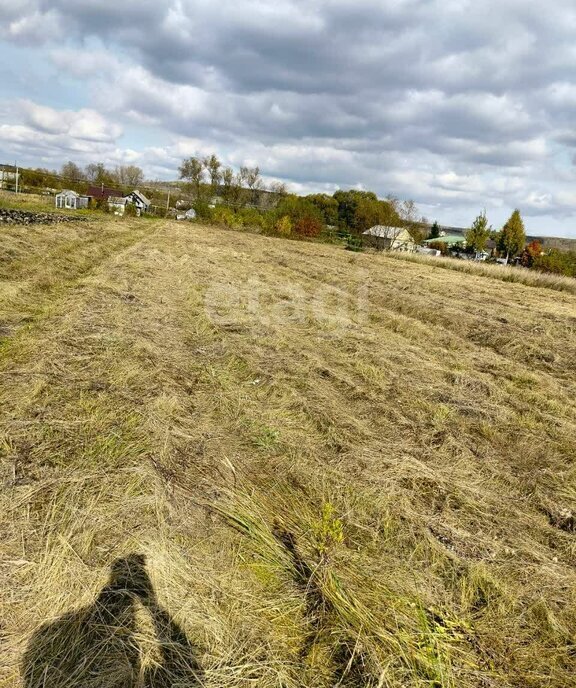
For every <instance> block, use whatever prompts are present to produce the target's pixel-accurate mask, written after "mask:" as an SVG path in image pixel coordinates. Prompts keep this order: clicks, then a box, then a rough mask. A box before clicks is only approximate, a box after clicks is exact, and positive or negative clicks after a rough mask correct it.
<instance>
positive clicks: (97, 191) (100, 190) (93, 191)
mask: <svg viewBox="0 0 576 688" xmlns="http://www.w3.org/2000/svg"><path fill="white" fill-rule="evenodd" d="M86 195H87V196H92V198H110V196H115V197H117V198H119V197H121V196H122V192H121V191H118V189H111V188H110V187H109V186H102V185H100V186H89V187H88V191H87V192H86Z"/></svg>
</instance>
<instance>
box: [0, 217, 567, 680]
mask: <svg viewBox="0 0 576 688" xmlns="http://www.w3.org/2000/svg"><path fill="white" fill-rule="evenodd" d="M0 256H2V262H1V263H0V265H1V267H0V404H1V406H0V408H1V413H0V484H1V485H2V491H1V492H0V514H1V517H0V518H1V528H2V533H3V540H2V545H1V552H2V558H1V559H0V618H1V619H2V622H1V625H0V644H1V647H2V653H1V660H0V686H1V687H2V688H8V687H9V686H10V687H11V686H15V685H24V686H26V688H39V687H40V686H50V687H51V688H72V687H73V686H78V687H79V686H83V687H84V686H90V687H91V688H96V687H97V688H112V686H115V685H118V684H119V682H122V685H131V686H140V685H155V686H172V685H186V686H196V685H198V686H200V685H202V686H207V687H209V688H232V687H234V688H237V687H248V686H261V687H263V688H272V687H278V686H282V687H283V688H297V687H301V686H307V687H309V688H322V687H324V686H325V687H326V688H328V687H332V686H341V687H348V688H352V687H353V686H354V687H359V686H373V687H374V688H376V687H379V688H382V687H386V688H400V687H402V688H406V687H408V688H422V687H424V686H427V687H428V688H431V687H435V688H438V687H442V688H451V687H454V688H456V687H457V688H461V687H464V688H480V687H483V688H487V687H490V688H496V687H498V688H503V687H511V686H514V687H517V688H540V687H541V686H543V685H546V686H548V688H565V686H568V685H571V683H572V682H573V676H574V673H575V670H576V648H575V645H574V639H573V629H574V626H575V624H576V594H575V591H576V574H575V569H574V565H575V563H576V544H575V542H576V541H575V540H574V528H573V521H574V514H575V513H576V489H575V487H574V486H575V485H576V468H575V466H574V456H575V455H576V402H575V399H576V394H575V393H576V338H575V337H574V326H575V324H576V301H575V297H574V295H573V293H571V292H570V291H555V292H554V291H551V290H550V289H548V288H543V289H535V288H533V287H534V286H535V285H536V283H535V282H534V283H533V284H531V285H530V286H529V285H527V284H523V283H521V282H516V283H506V284H505V283H503V282H502V281H501V280H500V279H494V278H493V275H492V274H490V275H489V274H483V273H482V271H472V272H470V274H468V273H466V272H458V271H455V270H444V269H438V265H439V264H438V263H436V262H435V263H434V264H431V265H429V264H428V263H426V262H412V261H400V260H396V259H394V258H391V257H387V256H372V255H362V254H359V255H355V256H353V257H352V258H353V260H349V258H350V257H349V256H348V255H346V254H345V252H344V251H342V250H340V249H337V248H331V247H328V246H322V247H319V246H316V245H311V244H301V243H295V242H284V241H280V240H271V239H266V238H263V237H257V236H254V235H250V234H244V233H241V232H229V231H220V230H217V229H215V228H204V227H200V226H190V225H186V226H184V225H182V224H180V223H170V222H162V223H160V222H159V223H147V222H145V221H139V220H136V219H135V220H131V221H129V222H126V221H120V222H118V221H115V220H114V219H111V218H110V219H103V220H101V221H99V222H95V223H86V224H85V225H82V227H59V226H48V227H41V228H40V227H27V228H18V227H14V226H11V227H8V228H0ZM463 265H466V264H463ZM522 274H524V273H522ZM534 277H535V278H538V277H539V276H534ZM536 286H545V285H543V284H541V285H536Z"/></svg>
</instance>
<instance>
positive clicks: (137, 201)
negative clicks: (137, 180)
mask: <svg viewBox="0 0 576 688" xmlns="http://www.w3.org/2000/svg"><path fill="white" fill-rule="evenodd" d="M125 198H126V200H127V201H128V203H132V204H133V205H134V206H135V207H136V211H137V213H138V215H140V214H141V213H147V212H148V209H149V208H150V201H149V200H148V199H147V198H146V196H145V195H144V194H143V193H142V192H141V191H138V189H136V190H135V191H132V193H129V194H128V195H127V196H126V197H125Z"/></svg>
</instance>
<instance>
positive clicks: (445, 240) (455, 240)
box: [423, 234, 466, 248]
mask: <svg viewBox="0 0 576 688" xmlns="http://www.w3.org/2000/svg"><path fill="white" fill-rule="evenodd" d="M423 243H424V245H425V246H428V245H429V244H446V246H448V247H449V248H465V246H466V238H465V237H464V236H462V234H445V235H444V236H439V237H436V238H435V239H425V240H424V242H423Z"/></svg>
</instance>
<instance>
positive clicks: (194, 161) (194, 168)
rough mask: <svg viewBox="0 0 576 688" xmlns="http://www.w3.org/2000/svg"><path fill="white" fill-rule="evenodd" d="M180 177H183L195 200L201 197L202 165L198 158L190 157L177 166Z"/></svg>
mask: <svg viewBox="0 0 576 688" xmlns="http://www.w3.org/2000/svg"><path fill="white" fill-rule="evenodd" d="M179 172H180V179H185V180H186V181H187V182H188V183H189V184H190V186H191V187H192V191H193V193H194V195H195V198H196V200H201V198H202V182H203V181H204V165H203V164H202V161H201V160H200V159H198V158H195V157H191V158H186V160H183V161H182V164H181V165H180V167H179Z"/></svg>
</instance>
